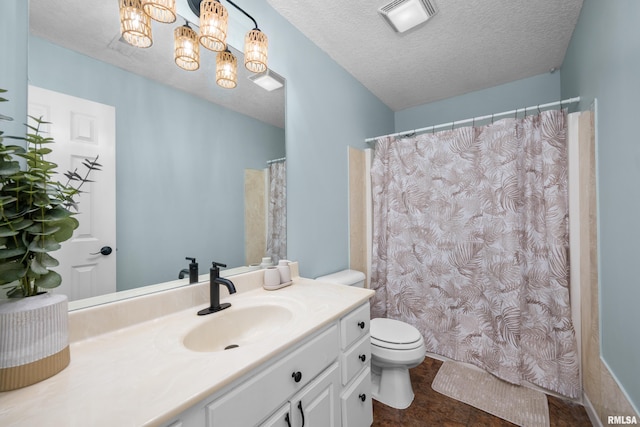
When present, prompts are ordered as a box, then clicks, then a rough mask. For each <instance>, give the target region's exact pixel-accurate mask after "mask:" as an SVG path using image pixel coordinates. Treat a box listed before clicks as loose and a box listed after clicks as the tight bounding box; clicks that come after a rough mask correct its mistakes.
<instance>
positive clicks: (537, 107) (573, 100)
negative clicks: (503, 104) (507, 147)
mask: <svg viewBox="0 0 640 427" xmlns="http://www.w3.org/2000/svg"><path fill="white" fill-rule="evenodd" d="M576 102H580V97H579V96H576V97H574V98H569V99H563V100H562V101H555V102H549V103H547V104H538V105H534V106H532V107H525V108H516V109H515V110H511V111H503V112H502V113H495V114H489V115H486V116H478V117H472V118H470V119H464V120H456V121H453V122H449V123H443V124H441V125H434V126H427V127H424V128H420V129H414V130H407V131H404V132H397V133H392V134H389V135H380V136H376V137H374V138H367V139H365V140H364V141H365V142H375V141H376V140H377V139H378V138H384V137H387V136H400V135H410V134H412V133H421V132H425V131H428V130H431V131H433V130H436V129H440V128H448V127H454V126H455V125H461V124H465V123H473V122H476V121H482V120H487V119H492V120H493V119H495V118H496V117H499V116H510V115H512V114H515V115H517V114H518V112H519V111H522V112H524V113H525V115H526V113H527V111H528V110H540V109H541V108H550V107H555V106H557V105H560V106H562V105H565V104H575V103H576Z"/></svg>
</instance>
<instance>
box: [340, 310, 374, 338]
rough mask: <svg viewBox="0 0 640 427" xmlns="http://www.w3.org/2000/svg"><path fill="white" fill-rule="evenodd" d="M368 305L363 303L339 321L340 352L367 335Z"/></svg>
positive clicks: (369, 316)
mask: <svg viewBox="0 0 640 427" xmlns="http://www.w3.org/2000/svg"><path fill="white" fill-rule="evenodd" d="M370 318H371V315H370V312H369V303H368V302H367V303H365V304H363V305H361V306H360V307H358V308H356V309H355V310H353V311H352V312H351V313H349V314H347V315H346V316H344V317H343V318H342V319H340V342H341V345H342V350H346V349H347V347H349V346H350V345H351V344H352V343H354V342H356V341H357V340H358V339H360V338H362V337H363V336H365V335H368V334H369V322H370Z"/></svg>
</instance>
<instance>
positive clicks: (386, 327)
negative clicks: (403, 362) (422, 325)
mask: <svg viewBox="0 0 640 427" xmlns="http://www.w3.org/2000/svg"><path fill="white" fill-rule="evenodd" d="M370 334H371V344H372V345H374V346H376V347H380V348H386V349H390V350H414V349H416V348H419V347H420V346H422V345H423V343H424V341H423V338H422V334H420V331H418V330H417V329H416V328H415V327H413V326H411V325H409V324H407V323H404V322H401V321H399V320H395V319H386V318H377V319H371V323H370Z"/></svg>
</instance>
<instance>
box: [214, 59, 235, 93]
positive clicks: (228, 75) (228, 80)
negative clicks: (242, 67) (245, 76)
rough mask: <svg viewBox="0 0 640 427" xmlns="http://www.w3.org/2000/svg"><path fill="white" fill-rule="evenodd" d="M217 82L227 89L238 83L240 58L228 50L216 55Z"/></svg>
mask: <svg viewBox="0 0 640 427" xmlns="http://www.w3.org/2000/svg"><path fill="white" fill-rule="evenodd" d="M216 83H217V84H218V86H220V87H223V88H225V89H233V88H234V87H236V85H237V84H238V59H237V58H236V57H235V56H234V55H233V53H231V52H229V51H228V50H226V51H224V52H218V55H217V57H216Z"/></svg>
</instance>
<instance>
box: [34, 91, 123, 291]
mask: <svg viewBox="0 0 640 427" xmlns="http://www.w3.org/2000/svg"><path fill="white" fill-rule="evenodd" d="M29 115H31V116H34V117H42V118H43V119H44V120H45V121H47V122H50V124H47V125H45V126H46V129H44V131H45V133H44V135H45V136H50V137H52V138H53V139H54V141H55V143H54V144H53V145H52V146H50V148H51V149H52V150H53V151H52V152H51V153H49V154H48V155H47V160H49V161H52V162H54V163H56V164H57V165H58V169H57V170H58V172H59V176H58V177H57V180H58V181H60V182H62V183H64V182H66V178H65V177H64V176H63V173H64V172H65V171H67V170H69V171H73V170H77V172H78V173H79V174H84V173H85V172H86V168H85V167H84V166H82V161H83V160H84V159H94V158H95V157H96V156H99V159H98V163H100V164H102V165H103V166H102V170H100V171H93V172H92V174H91V176H90V179H91V180H93V181H94V182H90V183H87V184H85V186H83V187H82V191H83V193H82V194H80V197H79V198H78V199H77V200H78V202H79V203H78V208H79V213H78V214H77V215H76V219H77V220H78V221H79V223H80V225H79V227H78V228H77V229H76V230H75V232H74V234H73V237H72V238H71V239H69V240H67V241H66V242H63V243H62V248H61V249H59V250H57V251H55V252H54V253H52V255H53V256H54V257H55V258H56V259H57V260H58V261H60V266H59V267H56V268H54V270H56V271H57V272H58V273H59V274H60V275H61V276H62V284H61V285H60V286H59V287H58V288H56V289H54V290H53V292H55V293H61V294H65V295H67V296H68V297H69V300H70V301H74V300H77V299H81V298H88V297H92V296H97V295H102V294H106V293H111V292H115V290H116V255H115V251H102V250H101V249H102V248H103V247H107V246H109V247H112V248H115V247H116V220H115V215H116V210H115V207H116V202H115V108H114V107H111V106H108V105H104V104H99V103H96V102H92V101H88V100H85V99H81V98H76V97H73V96H69V95H65V94H62V93H58V92H54V91H50V90H45V89H41V88H38V87H35V86H29ZM107 252H108V253H107Z"/></svg>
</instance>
